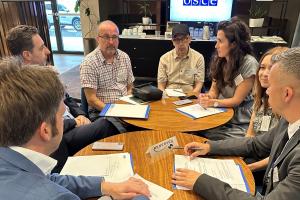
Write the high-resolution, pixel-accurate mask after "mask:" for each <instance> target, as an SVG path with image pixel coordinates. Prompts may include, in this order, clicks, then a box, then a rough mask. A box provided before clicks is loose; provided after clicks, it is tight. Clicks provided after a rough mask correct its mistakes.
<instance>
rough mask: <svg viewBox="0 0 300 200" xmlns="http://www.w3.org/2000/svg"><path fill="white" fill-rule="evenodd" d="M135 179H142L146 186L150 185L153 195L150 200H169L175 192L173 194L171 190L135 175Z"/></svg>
mask: <svg viewBox="0 0 300 200" xmlns="http://www.w3.org/2000/svg"><path fill="white" fill-rule="evenodd" d="M134 178H138V179H141V180H142V181H143V182H144V183H145V184H146V185H148V188H149V191H150V194H151V197H150V200H167V199H169V198H170V197H171V196H172V195H173V192H171V191H170V190H167V189H165V188H163V187H161V186H159V185H156V184H155V183H152V182H150V181H147V180H146V179H144V178H143V177H141V176H140V175H138V174H135V175H134Z"/></svg>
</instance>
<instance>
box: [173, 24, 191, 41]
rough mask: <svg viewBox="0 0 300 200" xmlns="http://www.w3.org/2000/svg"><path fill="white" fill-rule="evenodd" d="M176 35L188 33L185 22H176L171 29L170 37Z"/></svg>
mask: <svg viewBox="0 0 300 200" xmlns="http://www.w3.org/2000/svg"><path fill="white" fill-rule="evenodd" d="M178 35H184V36H186V35H190V31H189V27H188V26H187V25H186V24H176V25H175V26H174V28H173V29H172V38H176V37H177V36H178Z"/></svg>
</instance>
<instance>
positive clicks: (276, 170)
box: [273, 167, 279, 183]
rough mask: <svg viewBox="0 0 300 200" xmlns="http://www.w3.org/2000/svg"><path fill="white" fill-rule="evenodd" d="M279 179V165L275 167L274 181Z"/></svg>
mask: <svg viewBox="0 0 300 200" xmlns="http://www.w3.org/2000/svg"><path fill="white" fill-rule="evenodd" d="M278 181H279V177H278V167H275V168H274V169H273V183H276V182H278Z"/></svg>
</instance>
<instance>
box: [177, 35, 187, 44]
mask: <svg viewBox="0 0 300 200" xmlns="http://www.w3.org/2000/svg"><path fill="white" fill-rule="evenodd" d="M188 39H189V37H181V38H174V39H173V42H174V43H176V44H179V43H180V42H186V41H187V40H188Z"/></svg>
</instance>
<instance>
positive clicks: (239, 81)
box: [234, 74, 244, 86]
mask: <svg viewBox="0 0 300 200" xmlns="http://www.w3.org/2000/svg"><path fill="white" fill-rule="evenodd" d="M243 80H244V78H243V77H242V75H241V74H239V75H238V76H237V77H235V79H234V83H235V85H236V86H238V85H239V84H241V82H243Z"/></svg>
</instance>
